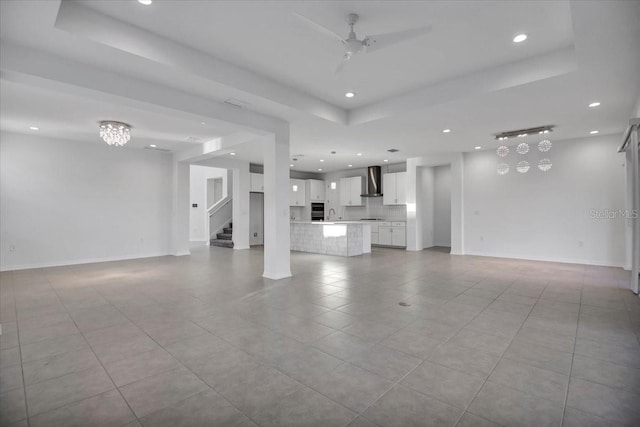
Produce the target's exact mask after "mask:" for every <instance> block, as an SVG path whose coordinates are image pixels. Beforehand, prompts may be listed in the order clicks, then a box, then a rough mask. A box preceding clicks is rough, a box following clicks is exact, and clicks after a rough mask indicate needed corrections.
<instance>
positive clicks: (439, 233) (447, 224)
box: [433, 165, 451, 247]
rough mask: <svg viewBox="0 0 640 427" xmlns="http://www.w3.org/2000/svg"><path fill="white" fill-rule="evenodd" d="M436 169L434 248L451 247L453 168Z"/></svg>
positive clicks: (440, 167)
mask: <svg viewBox="0 0 640 427" xmlns="http://www.w3.org/2000/svg"><path fill="white" fill-rule="evenodd" d="M433 169H434V192H433V200H434V203H433V204H434V209H433V210H434V213H433V244H434V246H446V247H450V246H451V167H450V166H449V165H447V166H438V167H435V168H433Z"/></svg>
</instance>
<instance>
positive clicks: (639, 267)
mask: <svg viewBox="0 0 640 427" xmlns="http://www.w3.org/2000/svg"><path fill="white" fill-rule="evenodd" d="M629 138H630V144H629V148H628V149H629V150H631V163H632V168H633V169H632V170H633V172H632V182H631V188H632V193H633V194H632V199H633V211H632V212H631V213H632V214H634V213H635V215H632V216H635V218H633V219H632V221H633V222H632V227H631V230H632V233H633V238H632V239H633V247H632V253H631V256H632V260H631V283H630V288H631V290H632V291H633V292H634V293H636V294H637V293H638V286H639V284H638V274H640V218H638V215H640V159H639V157H640V153H639V152H638V150H639V147H638V125H636V126H635V129H633V130H632V131H631V135H629Z"/></svg>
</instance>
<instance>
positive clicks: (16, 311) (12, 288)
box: [11, 280, 51, 427]
mask: <svg viewBox="0 0 640 427" xmlns="http://www.w3.org/2000/svg"><path fill="white" fill-rule="evenodd" d="M11 282H12V283H11V294H12V297H13V311H14V313H15V315H16V335H17V337H18V352H19V353H20V373H21V374H22V393H23V395H24V412H25V415H26V417H27V418H26V420H27V427H29V426H30V425H31V420H30V419H29V404H28V402H27V384H26V383H25V381H24V364H23V363H22V345H21V344H20V328H19V326H18V323H19V322H18V305H17V304H16V295H15V289H14V287H15V284H14V283H13V280H12V281H11ZM47 282H48V280H47ZM49 286H51V285H50V284H49Z"/></svg>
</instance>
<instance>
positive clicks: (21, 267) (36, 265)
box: [0, 252, 173, 271]
mask: <svg viewBox="0 0 640 427" xmlns="http://www.w3.org/2000/svg"><path fill="white" fill-rule="evenodd" d="M168 255H173V254H171V253H169V252H157V253H150V254H138V255H123V256H113V257H103V258H85V259H77V260H67V261H55V262H36V263H32V264H17V265H3V266H1V267H0V271H14V270H30V269H32V268H49V267H65V266H69V265H80V264H94V263H100V262H113V261H126V260H131V259H143V258H154V257H161V256H168Z"/></svg>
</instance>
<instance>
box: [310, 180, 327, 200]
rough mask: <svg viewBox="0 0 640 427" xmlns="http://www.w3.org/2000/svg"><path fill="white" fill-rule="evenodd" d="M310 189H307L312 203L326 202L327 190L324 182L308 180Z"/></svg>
mask: <svg viewBox="0 0 640 427" xmlns="http://www.w3.org/2000/svg"><path fill="white" fill-rule="evenodd" d="M307 183H308V184H309V185H308V188H307V197H309V200H310V201H311V202H324V201H325V188H324V181H320V180H317V179H308V180H307Z"/></svg>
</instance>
